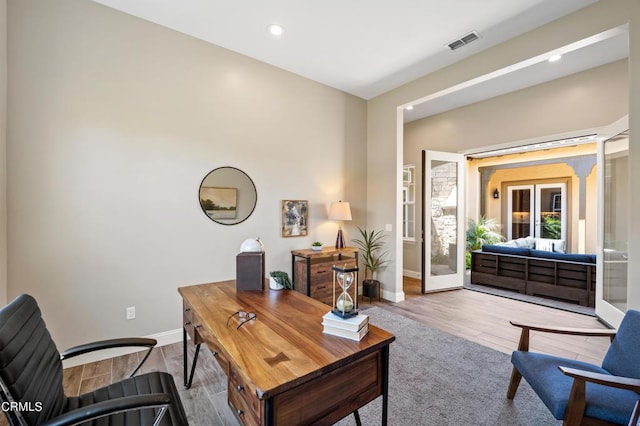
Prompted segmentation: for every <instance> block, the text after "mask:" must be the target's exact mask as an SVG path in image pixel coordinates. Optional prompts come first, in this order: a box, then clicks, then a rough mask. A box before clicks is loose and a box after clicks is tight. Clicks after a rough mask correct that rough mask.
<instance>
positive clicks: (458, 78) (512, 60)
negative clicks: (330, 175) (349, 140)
mask: <svg viewBox="0 0 640 426" xmlns="http://www.w3.org/2000/svg"><path fill="white" fill-rule="evenodd" d="M626 23H628V24H629V29H630V60H629V75H634V73H633V70H634V67H636V68H637V67H638V66H639V65H637V61H638V60H640V59H638V58H640V3H639V2H637V1H635V0H620V1H616V2H613V1H603V2H598V3H595V4H593V5H591V6H589V7H586V8H584V9H581V10H579V11H577V12H575V13H573V14H570V15H567V16H565V17H563V18H561V19H558V20H556V21H554V22H551V23H549V24H547V25H544V26H542V27H539V28H537V29H535V30H533V31H530V32H528V33H526V34H523V35H522V36H520V37H517V38H514V39H512V40H509V41H507V42H505V43H503V44H501V45H498V46H496V47H494V48H491V49H488V50H486V51H484V52H481V53H479V54H477V55H475V56H472V57H470V58H468V59H466V60H463V61H461V62H458V63H456V64H453V65H451V66H449V67H446V68H444V69H442V70H439V71H437V72H434V73H432V74H429V75H427V76H425V77H422V78H420V79H417V80H415V81H413V82H411V83H408V84H406V85H404V86H402V87H400V88H398V89H395V90H393V91H390V92H388V93H385V94H383V95H381V96H378V97H376V98H375V99H372V100H370V101H369V102H368V104H367V107H368V120H367V125H368V134H369V137H368V142H367V155H368V170H369V173H368V179H367V200H368V204H367V209H368V212H369V215H368V217H367V220H368V222H369V221H371V222H373V223H374V224H378V223H388V222H393V223H395V224H396V226H395V227H394V229H397V228H398V226H399V225H400V224H401V220H402V216H401V211H400V209H398V208H397V207H396V206H395V205H394V204H393V203H392V202H390V201H393V200H395V201H396V202H397V201H398V193H399V190H400V181H399V176H401V173H400V171H401V167H402V162H403V158H402V155H403V154H402V146H403V142H404V139H403V132H402V130H403V129H402V125H401V122H399V121H400V120H399V117H401V116H399V113H398V107H399V106H401V105H403V104H406V103H409V102H412V101H414V100H416V99H421V98H423V97H426V96H429V95H432V94H434V93H437V92H439V91H441V90H444V89H447V88H450V87H453V86H455V85H457V84H461V83H464V82H466V81H469V80H472V79H474V78H476V77H480V76H483V75H485V74H488V73H489V72H492V71H496V70H499V69H502V68H505V67H508V66H510V65H512V64H516V63H518V62H520V61H524V60H526V59H528V58H531V57H533V56H536V55H539V54H542V53H545V52H549V51H551V50H553V49H556V48H558V47H561V46H564V45H567V44H569V43H572V42H575V41H578V40H582V39H584V38H586V37H589V36H592V35H595V34H598V33H601V32H603V31H607V30H609V29H611V28H615V27H618V26H620V25H624V24H626ZM639 92H640V81H638V80H637V79H636V80H633V79H632V80H631V81H630V87H629V93H630V99H629V115H630V123H631V124H630V126H631V128H633V127H634V123H637V125H640V123H638V122H637V120H639V119H640V93H639ZM624 110H625V108H619V109H617V110H616V111H615V113H612V117H611V119H610V120H607V117H602V121H601V122H600V123H598V124H596V123H594V124H596V125H604V124H607V123H608V122H611V121H613V120H614V119H617V118H619V117H620V115H621V113H624V112H623V111H624ZM498 124H501V122H498V123H496V122H493V123H491V125H492V126H493V127H494V128H499V127H500V126H499V125H498ZM572 130H576V123H570V124H566V123H564V122H559V121H556V122H553V123H549V126H547V127H546V129H545V132H546V133H547V134H557V133H562V132H565V131H572ZM537 131H539V130H536V132H537ZM534 136H540V134H534ZM631 137H632V139H633V132H632V135H631ZM511 140H514V137H513V136H512V135H507V134H505V135H503V136H501V138H500V139H495V138H494V139H493V141H492V142H491V143H492V144H494V143H499V142H507V141H511ZM487 143H488V142H487V141H486V140H484V139H481V138H478V137H470V138H466V139H464V140H462V139H460V140H457V141H456V142H455V143H453V144H450V145H446V144H443V143H442V141H441V140H437V139H435V140H434V139H429V141H427V142H426V144H425V147H424V148H426V149H440V150H442V149H446V150H447V151H464V150H470V149H472V148H473V149H478V148H483V147H485V146H486V145H487ZM631 145H632V147H633V146H634V145H633V140H632V141H631ZM633 154H634V152H633V148H632V150H631V158H632V160H631V161H632V163H634V162H640V154H639V155H636V156H635V157H634V155H633ZM385 158H386V161H384V160H383V159H385ZM634 158H635V160H634ZM382 163H383V164H385V165H384V166H379V164H382ZM376 165H378V167H377V168H376V169H375V173H374V172H373V170H374V166H376ZM632 170H633V171H632V174H633V173H634V172H635V173H636V174H637V175H638V176H635V177H636V180H638V178H640V167H636V168H632ZM631 178H632V181H633V178H634V176H632V177H631ZM630 204H631V206H630V207H631V209H632V211H633V209H634V208H635V210H636V211H637V210H638V208H640V197H634V198H633V199H632V201H631V203H630ZM634 231H635V233H634ZM639 231H640V218H634V222H633V223H632V225H631V232H632V235H637V233H638V232H639ZM392 238H393V239H394V241H396V243H395V244H393V245H391V246H390V249H391V250H392V256H394V258H395V259H396V263H395V265H392V266H391V267H389V268H387V269H386V270H385V271H382V273H381V274H380V280H381V281H382V282H383V284H384V295H385V297H387V298H390V299H392V300H401V299H402V298H403V297H404V294H403V293H402V270H401V268H400V267H399V265H402V262H401V259H402V243H401V238H399V237H398V234H397V232H394V233H393V235H392ZM631 253H637V254H638V255H640V240H638V242H634V243H632V247H631ZM629 272H630V276H631V277H634V276H638V275H640V266H631V267H630V271H629ZM630 282H634V280H633V279H631V280H630ZM636 287H637V289H636V288H635V287H634V289H633V290H632V291H631V294H630V296H631V297H630V306H632V307H633V306H635V307H640V285H638V286H636Z"/></svg>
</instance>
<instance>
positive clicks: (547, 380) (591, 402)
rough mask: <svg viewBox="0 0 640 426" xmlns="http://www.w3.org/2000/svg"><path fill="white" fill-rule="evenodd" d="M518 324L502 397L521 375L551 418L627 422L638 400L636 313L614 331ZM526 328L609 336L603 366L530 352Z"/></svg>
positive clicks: (639, 328) (639, 329)
mask: <svg viewBox="0 0 640 426" xmlns="http://www.w3.org/2000/svg"><path fill="white" fill-rule="evenodd" d="M511 324H513V325H514V326H516V327H520V328H522V333H521V335H520V343H519V344H518V350H516V351H514V352H513V354H512V355H511V363H512V364H513V372H512V373H511V382H510V383H509V389H508V391H507V398H508V399H513V398H514V396H515V394H516V391H517V390H518V385H519V384H520V380H521V379H522V378H523V377H524V378H525V380H526V381H527V383H529V385H530V386H531V388H532V389H533V390H534V391H535V392H536V394H537V395H538V396H539V397H540V399H541V400H542V401H543V402H544V404H545V405H546V406H547V408H548V409H549V410H550V411H551V413H552V414H553V416H554V417H555V418H556V419H558V420H564V422H563V424H564V425H580V424H603V425H604V424H622V425H627V424H629V423H630V419H631V417H632V413H634V408H635V407H636V403H637V402H638V400H639V399H640V312H638V311H633V310H629V311H628V312H627V313H626V314H625V316H624V318H623V320H622V323H621V324H620V328H619V329H618V331H617V332H616V331H615V330H606V329H593V330H581V329H572V328H566V327H557V328H554V327H545V326H542V327H539V326H533V325H525V324H520V323H517V322H513V321H512V322H511ZM531 331H538V332H547V333H559V334H571V335H580V336H605V337H606V336H608V337H609V338H610V339H611V346H610V347H609V349H608V351H607V353H606V355H605V357H604V359H603V361H602V366H597V365H593V364H589V363H586V362H582V361H577V360H573V359H566V358H560V357H557V356H552V355H546V354H541V353H535V352H529V335H530V332H531Z"/></svg>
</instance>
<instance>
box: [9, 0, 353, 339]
mask: <svg viewBox="0 0 640 426" xmlns="http://www.w3.org/2000/svg"><path fill="white" fill-rule="evenodd" d="M8 28H9V30H8V34H9V45H8V52H9V54H8V55H9V62H8V64H9V65H8V72H9V82H8V83H9V84H8V122H9V129H8V138H7V144H8V158H9V161H8V164H9V166H8V181H9V187H8V192H9V193H8V214H9V231H8V246H9V256H8V263H9V285H8V296H9V298H10V299H11V298H13V297H15V296H16V295H18V294H19V293H23V292H27V293H31V294H33V295H34V296H36V297H37V298H38V299H39V301H40V303H41V305H42V309H43V312H44V315H45V318H46V320H47V324H48V326H49V327H50V329H51V330H52V333H53V335H54V339H55V340H56V341H57V343H58V344H59V345H60V347H61V348H64V347H67V346H69V345H72V344H76V343H80V342H85V341H88V340H93V339H97V338H105V337H114V336H122V335H150V334H154V333H159V332H165V331H168V330H175V329H179V328H180V327H181V301H180V298H179V295H178V293H177V288H178V287H179V286H183V285H188V284H197V283H203V282H211V281H217V280H224V279H231V278H234V276H235V255H236V253H237V252H238V250H239V247H240V244H241V243H242V241H243V240H245V239H247V238H251V237H258V236H259V237H261V238H262V240H263V242H264V244H265V246H266V264H267V271H269V270H273V269H282V270H285V271H290V268H291V266H290V265H291V255H290V251H291V250H292V249H300V248H306V247H309V246H310V244H311V242H312V241H315V240H320V241H324V242H326V243H327V244H332V243H333V241H334V240H335V234H336V231H337V225H336V224H335V223H332V222H330V221H328V220H327V208H328V206H329V204H330V202H331V201H335V200H338V199H342V200H348V201H350V202H351V206H352V209H353V216H354V220H353V222H351V223H349V224H345V225H346V226H345V233H346V238H347V240H350V239H351V238H352V237H353V236H354V235H355V232H354V229H355V227H354V226H355V225H361V226H362V225H363V224H364V218H365V214H366V198H365V197H366V193H365V186H364V178H365V174H366V169H365V167H366V164H365V158H366V106H365V102H364V101H363V100H362V99H359V98H356V97H353V96H350V95H347V94H345V93H343V92H340V91H338V90H335V89H331V88H328V87H326V86H323V85H321V84H318V83H315V82H312V81H310V80H307V79H305V78H302V77H299V76H296V75H294V74H291V73H288V72H285V71H282V70H280V69H277V68H275V67H272V66H270V65H267V64H264V63H261V62H258V61H255V60H253V59H249V58H247V57H244V56H241V55H238V54H235V53H232V52H230V51H228V50H225V49H222V48H219V47H216V46H213V45H210V44H208V43H205V42H202V41H199V40H196V39H193V38H190V37H187V36H185V35H183V34H180V33H177V32H174V31H171V30H168V29H165V28H162V27H160V26H157V25H155V24H152V23H149V22H146V21H142V20H140V19H137V18H135V17H132V16H129V15H125V14H123V13H120V12H117V11H114V10H112V9H109V8H106V7H103V6H101V5H98V4H96V3H94V2H91V1H88V0H57V1H49V0H9V2H8ZM0 77H1V76H0ZM219 166H234V167H238V168H240V169H242V170H243V171H245V172H246V173H247V174H248V175H249V176H250V177H251V178H252V179H253V181H254V182H255V184H256V187H257V192H258V202H257V206H256V209H255V211H254V213H253V215H252V216H251V217H250V218H249V219H248V220H246V221H245V222H243V223H241V224H239V225H235V226H223V225H219V224H216V223H214V222H212V221H210V220H209V219H207V218H206V217H205V215H204V214H203V212H202V211H201V209H200V206H199V204H198V186H199V184H200V181H201V180H202V178H203V177H204V176H205V175H206V174H207V173H208V172H209V171H210V170H211V169H213V168H216V167H219ZM283 199H304V200H308V201H309V205H310V217H309V225H310V232H309V235H308V236H307V237H301V238H282V237H281V235H280V225H281V213H280V202H281V200H283ZM127 306H136V311H137V318H136V319H135V320H132V321H126V320H125V308H126V307H127Z"/></svg>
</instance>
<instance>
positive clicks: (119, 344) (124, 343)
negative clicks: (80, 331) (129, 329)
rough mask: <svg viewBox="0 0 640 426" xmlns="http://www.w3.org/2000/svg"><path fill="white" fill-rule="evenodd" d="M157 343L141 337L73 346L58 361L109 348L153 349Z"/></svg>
mask: <svg viewBox="0 0 640 426" xmlns="http://www.w3.org/2000/svg"><path fill="white" fill-rule="evenodd" d="M157 343H158V341H157V340H155V339H147V338H143V337H125V338H121V339H110V340H101V341H98V342H92V343H86V344H84V345H78V346H74V347H72V348H69V349H67V350H66V351H64V352H62V354H60V359H62V360H65V359H69V358H71V357H74V356H78V355H82V354H86V353H88V352H93V351H99V350H103V349H111V348H124V347H131V346H140V347H145V348H153V347H154V346H155V345H156V344H157Z"/></svg>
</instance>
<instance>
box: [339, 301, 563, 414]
mask: <svg viewBox="0 0 640 426" xmlns="http://www.w3.org/2000/svg"><path fill="white" fill-rule="evenodd" d="M366 314H367V315H369V317H370V321H371V323H372V324H374V325H376V326H378V327H380V328H383V329H385V330H387V331H389V332H391V333H393V334H394V335H395V336H396V341H395V342H393V343H392V344H391V350H390V373H389V425H392V426H405V425H406V426H440V425H505V426H515V425H531V426H534V425H535V426H541V425H556V426H557V425H559V424H561V422H560V421H557V420H556V419H555V418H554V417H553V416H552V415H551V413H550V412H549V411H548V410H547V408H546V407H545V406H544V404H543V403H542V402H541V401H540V400H539V399H538V397H537V396H536V395H535V393H534V392H533V391H532V390H531V388H530V387H529V385H528V384H527V383H526V382H525V381H524V380H523V381H522V383H521V384H520V388H519V389H518V392H517V394H516V397H515V399H514V400H513V401H509V400H507V398H506V396H505V395H506V392H507V386H508V384H509V378H510V375H511V363H510V361H509V356H508V355H506V354H504V353H501V352H497V351H494V350H492V349H489V348H486V347H484V346H481V345H478V344H476V343H473V342H470V341H468V340H464V339H461V338H459V337H456V336H453V335H450V334H448V333H444V332H442V331H439V330H435V329H432V328H429V327H426V326H424V325H422V324H419V323H417V322H415V321H413V320H411V319H408V318H405V317H402V316H399V315H396V314H394V313H391V312H389V311H386V310H384V309H383V308H378V307H373V308H370V309H367V310H366ZM359 412H360V417H361V420H362V424H363V425H379V424H380V416H381V412H382V404H381V398H378V399H376V400H375V401H373V402H371V403H370V404H368V405H367V406H365V407H363V408H361V409H360V410H359ZM338 425H341V426H345V425H355V421H354V418H353V416H349V417H347V418H345V419H343V420H341V421H340V422H339V423H338Z"/></svg>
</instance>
